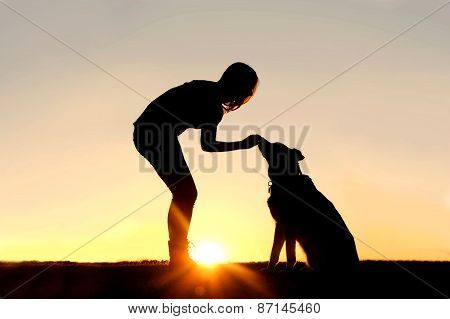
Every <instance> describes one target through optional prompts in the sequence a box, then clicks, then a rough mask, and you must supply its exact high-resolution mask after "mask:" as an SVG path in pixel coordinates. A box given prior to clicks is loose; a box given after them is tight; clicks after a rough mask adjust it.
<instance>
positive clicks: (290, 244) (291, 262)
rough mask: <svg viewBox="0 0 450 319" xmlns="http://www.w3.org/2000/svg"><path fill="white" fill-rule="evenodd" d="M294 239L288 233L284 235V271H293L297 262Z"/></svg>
mask: <svg viewBox="0 0 450 319" xmlns="http://www.w3.org/2000/svg"><path fill="white" fill-rule="evenodd" d="M295 245H296V241H295V237H294V236H292V235H290V234H289V232H288V233H287V234H286V259H287V263H286V270H287V271H293V270H294V266H295V263H296V262H297V256H296V254H295Z"/></svg>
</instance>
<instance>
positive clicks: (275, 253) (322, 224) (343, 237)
mask: <svg viewBox="0 0 450 319" xmlns="http://www.w3.org/2000/svg"><path fill="white" fill-rule="evenodd" d="M259 149H260V151H261V153H262V155H263V157H264V158H265V159H266V161H267V162H268V164H269V167H268V175H269V178H270V179H271V182H269V193H270V196H269V199H268V201H267V204H268V206H269V209H270V213H271V215H272V217H273V218H274V220H275V222H276V227H275V235H274V241H273V246H272V252H271V256H270V261H269V265H268V268H269V269H274V267H275V265H276V264H277V263H278V259H279V255H280V252H281V249H282V247H283V245H284V243H285V242H286V256H287V267H288V269H293V267H294V264H295V262H296V255H295V246H296V242H298V243H299V244H300V246H301V247H302V249H303V250H304V252H305V255H306V258H307V264H308V266H309V267H310V268H311V269H313V270H315V271H321V272H336V271H351V270H353V269H355V268H356V267H357V266H358V264H359V258H358V253H357V251H356V246H355V241H354V239H353V236H352V234H351V233H350V231H349V229H348V227H347V225H346V224H345V222H344V220H343V219H342V217H341V215H340V214H339V212H338V211H337V210H336V208H335V207H334V205H333V203H331V202H330V201H329V200H328V199H327V198H326V197H325V196H324V195H323V194H322V193H321V192H320V191H319V190H318V189H317V188H316V187H315V185H314V183H313V182H312V180H311V178H310V177H309V176H307V175H304V174H302V171H301V169H300V165H299V161H301V160H303V159H304V156H303V154H302V153H301V152H300V151H299V150H297V149H293V148H289V147H287V146H286V145H284V144H281V143H270V142H269V141H267V140H264V139H263V140H262V142H261V143H260V144H259Z"/></svg>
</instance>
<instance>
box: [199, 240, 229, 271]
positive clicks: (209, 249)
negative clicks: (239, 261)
mask: <svg viewBox="0 0 450 319" xmlns="http://www.w3.org/2000/svg"><path fill="white" fill-rule="evenodd" d="M225 255H226V254H225V249H224V247H223V246H222V245H220V244H218V243H216V242H211V241H202V242H200V243H198V244H196V245H195V246H194V247H193V248H192V250H191V257H192V259H194V260H195V261H196V262H197V263H199V264H203V265H208V266H211V265H215V264H217V263H221V262H224V261H225V259H226V256H225Z"/></svg>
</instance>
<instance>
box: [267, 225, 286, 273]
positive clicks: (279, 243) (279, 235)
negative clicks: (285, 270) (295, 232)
mask: <svg viewBox="0 0 450 319" xmlns="http://www.w3.org/2000/svg"><path fill="white" fill-rule="evenodd" d="M285 240H286V236H285V235H284V229H283V228H282V227H281V225H280V224H279V223H277V224H276V227H275V235H274V237H273V245H272V252H271V254H270V261H269V264H268V265H267V269H268V270H274V269H275V266H276V265H277V263H278V260H279V259H280V252H281V249H282V248H283V245H284V242H285Z"/></svg>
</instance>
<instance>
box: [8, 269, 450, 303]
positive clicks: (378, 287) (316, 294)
mask: <svg viewBox="0 0 450 319" xmlns="http://www.w3.org/2000/svg"><path fill="white" fill-rule="evenodd" d="M264 266H265V263H239V264H224V265H220V266H215V267H213V268H208V267H198V268H194V269H190V270H185V271H182V272H171V271H169V269H168V266H167V265H166V264H165V263H164V262H158V261H142V262H119V263H70V262H56V263H53V262H45V263H41V262H22V263H7V262H2V263H0V294H1V297H2V298H448V297H447V296H449V295H450V262H416V261H399V262H390V261H363V262H361V267H360V270H359V272H358V273H355V274H352V275H350V276H345V275H343V274H337V275H334V276H325V275H323V274H317V273H313V272H311V271H309V270H308V269H306V268H305V267H304V265H303V264H299V265H298V269H297V271H296V272H294V273H288V272H277V273H266V272H262V271H260V270H261V269H262V268H263V267H264Z"/></svg>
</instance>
